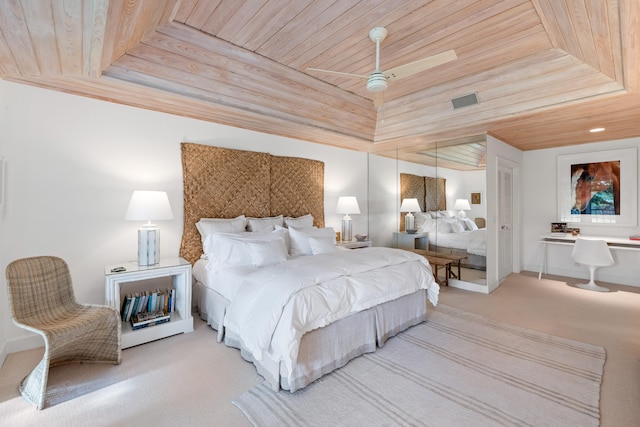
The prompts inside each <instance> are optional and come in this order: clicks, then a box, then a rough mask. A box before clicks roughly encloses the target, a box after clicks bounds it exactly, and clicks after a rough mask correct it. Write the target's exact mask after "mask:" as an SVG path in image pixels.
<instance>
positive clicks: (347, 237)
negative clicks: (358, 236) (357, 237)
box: [340, 218, 353, 242]
mask: <svg viewBox="0 0 640 427" xmlns="http://www.w3.org/2000/svg"><path fill="white" fill-rule="evenodd" d="M340 239H341V240H342V241H343V242H350V241H351V240H353V234H352V231H351V218H349V219H344V218H343V219H342V230H341V232H340Z"/></svg>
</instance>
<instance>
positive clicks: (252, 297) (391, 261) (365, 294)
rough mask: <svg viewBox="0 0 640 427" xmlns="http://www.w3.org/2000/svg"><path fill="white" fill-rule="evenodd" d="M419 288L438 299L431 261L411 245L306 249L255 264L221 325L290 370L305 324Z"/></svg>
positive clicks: (258, 356) (307, 328)
mask: <svg viewBox="0 0 640 427" xmlns="http://www.w3.org/2000/svg"><path fill="white" fill-rule="evenodd" d="M419 289H427V295H428V298H429V301H430V302H431V303H432V304H434V305H435V304H437V301H438V292H439V287H438V285H437V284H436V283H435V281H434V280H433V275H432V273H431V268H430V266H429V263H428V262H427V261H426V259H425V258H424V257H422V256H418V255H416V254H414V253H412V252H408V251H402V250H398V249H391V248H378V247H375V248H366V249H356V250H349V251H339V252H332V253H326V254H320V255H313V256H301V257H297V258H294V259H292V260H289V261H287V262H283V263H280V264H276V265H272V266H268V267H263V268H257V269H254V271H252V272H250V273H249V274H248V275H247V276H246V278H245V279H244V280H243V281H242V283H240V284H238V289H237V290H236V292H235V295H234V296H233V298H232V299H231V304H230V305H229V307H228V310H227V312H226V316H225V320H224V326H225V328H227V330H229V331H231V332H233V333H234V334H235V335H237V336H238V337H240V340H241V344H242V347H243V349H244V350H246V351H248V352H249V353H250V354H251V356H252V357H253V358H254V359H255V360H258V361H259V360H261V359H262V358H263V357H264V356H265V355H268V356H269V358H271V359H273V360H275V361H277V362H283V363H284V364H285V365H286V366H287V369H288V370H291V367H292V365H293V363H294V361H295V360H296V358H297V354H298V348H299V344H300V339H301V337H302V336H303V335H304V334H305V333H306V332H308V331H311V330H313V329H316V328H320V327H323V326H326V325H328V324H329V323H332V322H334V321H336V320H339V319H342V318H345V317H347V316H349V315H350V314H353V313H356V312H359V311H361V310H365V309H367V308H370V307H373V306H375V305H378V304H380V303H383V302H386V301H391V300H394V299H397V298H399V297H401V296H404V295H408V294H411V293H413V292H416V291H417V290H419Z"/></svg>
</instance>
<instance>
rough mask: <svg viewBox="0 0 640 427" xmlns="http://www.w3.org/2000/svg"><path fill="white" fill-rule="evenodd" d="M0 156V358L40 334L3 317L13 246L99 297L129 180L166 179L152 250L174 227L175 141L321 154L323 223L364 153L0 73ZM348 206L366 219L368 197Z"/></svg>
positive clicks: (149, 185) (122, 244) (362, 193)
mask: <svg viewBox="0 0 640 427" xmlns="http://www.w3.org/2000/svg"><path fill="white" fill-rule="evenodd" d="M0 111H1V115H0V156H4V157H5V160H6V164H7V171H6V172H7V175H6V196H7V200H6V205H5V208H4V211H3V212H0V271H2V274H1V275H0V276H1V277H2V279H0V280H1V286H0V363H1V362H2V360H3V359H4V356H5V355H6V353H8V352H14V351H19V350H22V349H24V348H29V347H33V346H37V345H42V341H41V340H40V338H39V337H38V336H36V335H33V334H30V333H28V332H26V331H23V330H22V329H19V328H17V327H15V326H14V325H13V323H12V322H11V320H10V316H9V305H8V301H7V295H6V281H5V278H4V271H5V269H6V266H7V264H8V263H9V262H10V261H12V260H14V259H17V258H22V257H29V256H35V255H57V256H60V257H62V258H64V259H65V260H66V261H67V262H68V264H69V266H70V269H71V273H72V277H73V280H74V288H75V292H76V297H77V299H78V300H79V301H83V302H89V303H104V265H107V264H117V263H120V262H123V261H128V260H135V259H136V248H137V232H136V230H137V227H138V226H139V224H138V223H136V222H133V221H125V220H124V213H125V210H126V208H127V204H128V202H129V198H130V196H131V193H132V191H133V190H165V191H167V192H168V195H169V199H170V202H171V205H172V208H173V213H174V217H175V219H174V220H172V221H158V225H159V226H160V228H161V230H162V239H161V242H162V243H161V253H162V255H163V256H177V255H178V252H179V245H180V239H181V234H182V220H183V214H182V206H183V205H182V202H183V201H182V166H181V159H180V143H181V142H183V141H188V142H196V143H202V144H208V145H215V146H220V147H228V148H236V149H245V150H252V151H263V152H269V153H272V154H275V155H288V156H298V157H306V158H310V159H316V160H321V161H324V162H325V223H326V225H327V226H329V227H334V228H335V229H336V230H339V229H340V218H341V215H338V214H336V213H335V206H336V203H337V200H338V197H339V196H341V195H354V196H356V197H358V200H361V201H363V202H364V201H365V200H366V197H367V154H365V153H360V152H356V151H350V150H344V149H339V148H333V147H329V146H324V145H319V144H313V143H309V142H304V141H298V140H293V139H288V138H283V137H278V136H273V135H267V134H262V133H257V132H251V131H246V130H241V129H237V128H232V127H227V126H222V125H218V124H214V123H209V122H204V121H198V120H193V119H189V118H185V117H179V116H172V115H168V114H163V113H158V112H154V111H147V110H142V109H137V108H132V107H127V106H123V105H119V104H112V103H107V102H103V101H98V100H93V99H89V98H83V97H79V96H74V95H68V94H64V93H59V92H54V91H49V90H44V89H39V88H34V87H30V86H25V85H19V84H15V83H10V82H6V81H2V80H0ZM360 208H361V211H362V214H361V215H354V216H353V223H354V225H353V226H354V232H355V233H359V232H361V230H367V228H368V223H367V205H366V203H361V206H360Z"/></svg>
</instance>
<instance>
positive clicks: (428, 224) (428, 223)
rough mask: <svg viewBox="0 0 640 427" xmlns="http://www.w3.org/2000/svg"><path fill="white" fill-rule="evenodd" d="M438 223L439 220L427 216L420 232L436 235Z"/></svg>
mask: <svg viewBox="0 0 640 427" xmlns="http://www.w3.org/2000/svg"><path fill="white" fill-rule="evenodd" d="M436 221H437V220H435V219H433V218H431V216H430V215H427V216H426V217H425V221H424V224H423V226H422V227H420V228H418V230H419V231H420V232H427V233H435V232H436Z"/></svg>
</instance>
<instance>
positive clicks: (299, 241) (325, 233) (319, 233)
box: [289, 227, 336, 256]
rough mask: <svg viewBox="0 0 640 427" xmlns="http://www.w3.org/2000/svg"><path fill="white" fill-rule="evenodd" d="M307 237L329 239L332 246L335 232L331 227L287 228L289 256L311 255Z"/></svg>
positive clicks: (311, 251)
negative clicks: (289, 246)
mask: <svg viewBox="0 0 640 427" xmlns="http://www.w3.org/2000/svg"><path fill="white" fill-rule="evenodd" d="M309 237H326V238H329V237H330V238H331V241H332V242H333V244H335V242H336V232H335V230H334V229H333V228H331V227H325V228H289V240H290V245H291V248H290V251H289V253H290V254H291V256H301V255H313V250H312V249H311V245H310V244H309Z"/></svg>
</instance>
